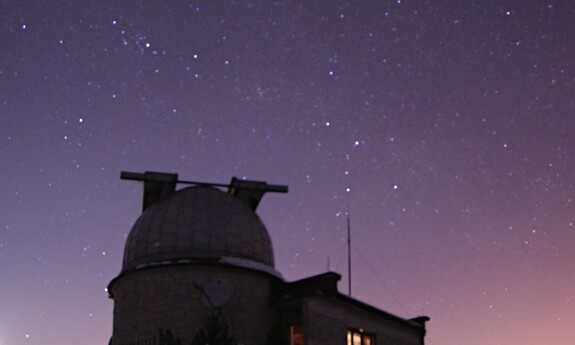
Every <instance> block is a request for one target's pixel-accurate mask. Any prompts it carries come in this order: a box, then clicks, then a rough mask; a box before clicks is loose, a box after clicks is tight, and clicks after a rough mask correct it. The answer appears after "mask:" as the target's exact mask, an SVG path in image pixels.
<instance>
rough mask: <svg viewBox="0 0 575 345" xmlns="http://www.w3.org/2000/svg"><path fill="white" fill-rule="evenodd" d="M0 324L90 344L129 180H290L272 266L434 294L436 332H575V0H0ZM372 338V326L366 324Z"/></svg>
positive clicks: (107, 326) (396, 297)
mask: <svg viewBox="0 0 575 345" xmlns="http://www.w3.org/2000/svg"><path fill="white" fill-rule="evenodd" d="M0 30H1V31H0V192H1V195H2V196H1V198H0V345H20V344H23V345H45V344H48V345H50V344H54V345H56V344H58V345H73V344H85V345H101V344H107V342H108V340H109V338H110V336H111V327H112V307H113V301H112V300H109V299H108V296H107V293H106V291H105V288H106V286H107V284H108V283H109V281H110V280H111V279H112V278H114V277H115V276H116V275H117V274H118V273H119V271H120V268H121V261H122V253H123V246H124V243H125V239H126V236H127V234H128V232H129V230H130V228H131V226H132V224H133V223H134V221H135V220H136V219H137V217H138V216H139V215H140V212H141V202H142V185H141V184H140V183H138V182H133V181H122V180H120V178H119V176H120V171H122V170H127V171H134V172H144V171H162V172H176V173H178V174H179V176H180V178H181V179H183V180H195V181H205V182H219V183H227V182H229V181H230V179H231V177H232V176H237V177H240V178H248V179H254V180H264V181H267V182H268V183H273V184H286V185H289V187H290V192H289V193H288V194H268V195H266V196H265V197H264V199H263V200H262V203H261V204H260V207H259V209H258V212H259V215H260V217H261V218H262V220H263V221H264V223H265V224H266V226H267V228H268V231H269V233H270V235H271V238H272V241H273V243H274V249H275V257H276V268H277V269H278V270H279V271H280V272H282V274H283V275H284V277H285V278H286V279H287V280H289V281H293V280H296V279H300V278H304V277H307V276H310V275H314V274H319V273H323V272H325V271H326V270H327V269H328V262H329V266H330V269H331V270H333V271H336V272H339V273H341V274H342V276H343V277H342V280H341V282H340V291H342V292H344V293H347V278H348V277H347V273H346V272H347V258H346V213H347V209H348V206H346V205H349V212H350V216H351V228H352V234H353V239H352V241H353V249H352V257H353V288H352V292H353V296H354V297H355V298H357V299H359V300H362V301H365V302H367V303H370V304H373V305H375V306H377V307H379V308H382V309H384V310H386V311H389V312H392V313H394V314H397V315H399V316H402V317H406V318H409V317H415V316H419V315H428V316H430V317H431V321H430V322H429V323H428V336H427V338H426V343H427V344H429V345H459V344H467V345H498V344H502V345H516V344H523V345H540V344H555V345H572V344H573V343H574V341H575V340H574V339H575V328H574V327H573V325H574V324H575V182H574V181H575V139H574V138H575V136H574V134H575V45H574V43H573V42H574V41H573V40H574V37H575V3H573V2H572V1H570V0H557V1H556V0H549V1H505V0H504V1H495V0H489V1H487V0H486V1H447V0H445V1H415V0H413V1H410V0H396V1H279V2H272V1H251V2H248V1H208V0H206V1H92V2H81V1H67V2H66V1H16V0H7V1H6V0H5V1H1V5H0ZM381 344H382V345H383V344H384V341H383V339H381Z"/></svg>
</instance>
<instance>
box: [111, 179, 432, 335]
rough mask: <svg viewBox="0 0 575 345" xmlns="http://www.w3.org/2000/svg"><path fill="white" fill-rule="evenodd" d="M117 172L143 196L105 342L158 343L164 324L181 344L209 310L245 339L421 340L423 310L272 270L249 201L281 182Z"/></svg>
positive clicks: (267, 243)
mask: <svg viewBox="0 0 575 345" xmlns="http://www.w3.org/2000/svg"><path fill="white" fill-rule="evenodd" d="M122 178H124V179H132V180H140V181H143V183H144V203H143V213H142V215H141V216H140V217H139V218H138V220H137V221H136V223H135V224H134V226H133V227H132V230H131V231H130V233H129V235H128V238H127V241H126V245H125V249H124V259H123V265H122V270H121V272H120V274H119V275H118V276H117V277H116V278H114V279H113V280H112V281H111V282H110V284H109V286H108V293H109V296H110V298H112V299H113V300H114V321H113V333H112V338H111V340H110V344H112V345H163V344H164V343H167V340H166V337H165V335H166V334H167V333H166V332H169V334H170V337H171V338H170V339H175V340H174V341H176V340H178V341H180V344H184V345H188V344H190V343H191V342H192V340H193V339H194V337H196V336H197V335H198V334H199V332H200V330H201V329H202V327H203V326H205V325H206V320H207V319H208V318H209V316H210V315H215V314H217V315H218V317H220V318H221V319H222V320H223V321H224V322H225V323H226V325H227V326H228V327H229V330H230V332H231V333H232V334H233V337H234V338H235V339H236V340H237V343H238V344H244V345H271V344H277V345H287V344H289V345H320V344H321V345H328V344H329V345H332V344H348V345H375V344H381V345H384V344H394V345H420V344H424V336H425V322H426V321H427V320H429V319H428V318H427V317H419V318H415V319H410V320H407V319H403V318H400V317H397V316H394V315H392V314H389V313H386V312H385V311H382V310H379V309H377V308H374V307H372V306H369V305H367V304H365V303H363V302H360V301H358V300H355V299H353V298H350V297H348V296H345V295H343V294H341V293H339V292H338V290H337V282H338V281H339V280H340V278H341V276H340V275H338V274H337V273H333V272H328V273H324V274H320V275H317V276H313V277H310V278H306V279H302V280H299V281H296V282H286V281H285V280H284V279H283V278H282V276H281V274H280V273H279V272H277V271H276V270H275V267H274V254H273V247H272V243H271V240H270V237H269V235H268V232H267V230H266V228H265V226H264V225H263V223H262V221H261V220H260V218H259V217H258V215H257V214H256V209H257V206H258V204H259V202H260V201H261V198H262V197H263V195H264V194H265V193H266V192H287V187H284V186H276V185H269V184H267V183H265V182H258V181H246V180H238V179H235V178H234V179H232V182H231V183H230V184H229V185H214V184H207V183H195V182H182V181H178V178H177V175H176V174H165V173H153V172H146V173H144V174H136V173H122ZM178 183H188V184H191V185H192V186H190V187H185V188H182V189H179V190H176V186H177V184H178ZM170 341H172V340H170ZM175 343H177V342H175ZM210 345H212V344H210Z"/></svg>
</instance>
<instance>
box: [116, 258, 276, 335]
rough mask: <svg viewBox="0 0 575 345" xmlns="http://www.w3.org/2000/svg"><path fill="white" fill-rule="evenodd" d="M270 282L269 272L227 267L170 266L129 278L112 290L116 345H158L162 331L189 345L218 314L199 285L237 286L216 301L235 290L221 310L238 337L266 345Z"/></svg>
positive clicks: (128, 276)
mask: <svg viewBox="0 0 575 345" xmlns="http://www.w3.org/2000/svg"><path fill="white" fill-rule="evenodd" d="M269 279H270V277H269V276H268V275H266V274H264V273H260V272H256V271H251V270H246V269H241V268H236V267H231V266H222V265H181V266H168V267H159V268H153V269H145V270H141V271H137V272H134V273H131V274H127V275H125V276H123V277H120V278H119V279H117V280H116V281H115V282H114V283H113V284H112V285H111V287H110V290H111V293H112V295H113V298H114V326H113V338H112V339H113V342H112V344H113V345H129V344H137V345H139V344H146V345H148V344H150V345H153V344H154V342H155V340H154V339H156V338H157V336H158V330H159V329H169V330H171V331H172V332H173V333H174V335H175V336H177V337H179V338H181V339H182V341H183V343H184V344H187V343H189V342H190V341H191V339H192V338H193V334H194V332H195V331H196V330H197V329H198V328H199V327H201V325H202V324H203V322H204V318H205V317H206V316H207V315H208V314H209V313H210V312H212V311H213V309H212V308H211V307H210V305H209V303H208V302H207V301H206V299H205V297H204V296H205V294H203V293H202V291H201V290H200V289H198V288H197V287H196V285H199V286H211V287H213V286H216V287H217V286H231V287H232V289H220V291H219V292H217V293H215V295H216V298H214V299H215V301H214V302H216V303H217V302H218V301H217V299H218V298H219V299H222V297H225V295H226V291H228V290H230V296H229V299H227V300H226V302H225V303H223V304H222V305H221V307H222V310H223V315H224V316H225V317H226V318H227V321H228V323H229V325H230V327H231V329H232V331H233V332H234V335H235V336H236V339H237V340H239V341H240V342H241V343H244V344H249V345H259V344H264V342H265V338H266V336H267V331H268V329H269V323H270V322H271V318H270V310H269V305H268V302H269V300H268V299H269ZM218 284H220V285H218ZM208 290H209V289H208ZM209 291H214V290H213V289H211V290H209ZM218 296H219V297H218Z"/></svg>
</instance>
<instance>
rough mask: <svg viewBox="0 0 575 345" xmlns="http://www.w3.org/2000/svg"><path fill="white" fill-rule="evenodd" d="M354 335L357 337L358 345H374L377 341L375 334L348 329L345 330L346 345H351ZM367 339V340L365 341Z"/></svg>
mask: <svg viewBox="0 0 575 345" xmlns="http://www.w3.org/2000/svg"><path fill="white" fill-rule="evenodd" d="M354 335H359V337H360V345H368V344H369V345H376V344H377V340H376V337H375V333H371V332H366V331H364V330H363V329H362V328H348V329H347V345H353V344H354V343H353V337H354ZM367 339H369V340H367Z"/></svg>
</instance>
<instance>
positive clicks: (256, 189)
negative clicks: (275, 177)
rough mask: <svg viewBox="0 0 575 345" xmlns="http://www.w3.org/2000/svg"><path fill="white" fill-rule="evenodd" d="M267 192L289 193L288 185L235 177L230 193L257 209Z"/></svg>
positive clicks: (230, 186) (231, 183) (253, 209)
mask: <svg viewBox="0 0 575 345" xmlns="http://www.w3.org/2000/svg"><path fill="white" fill-rule="evenodd" d="M266 192H275V193H287V192H288V186H284V185H274V184H267V183H266V182H263V181H251V180H241V179H239V178H237V177H233V178H232V181H231V182H230V185H229V189H228V193H229V194H231V195H233V196H235V197H237V198H239V199H240V200H242V201H244V202H246V203H247V204H248V206H249V207H250V208H251V209H252V211H255V210H256V208H257V207H258V205H259V203H260V201H261V200H262V197H263V196H264V194H265V193H266Z"/></svg>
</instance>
